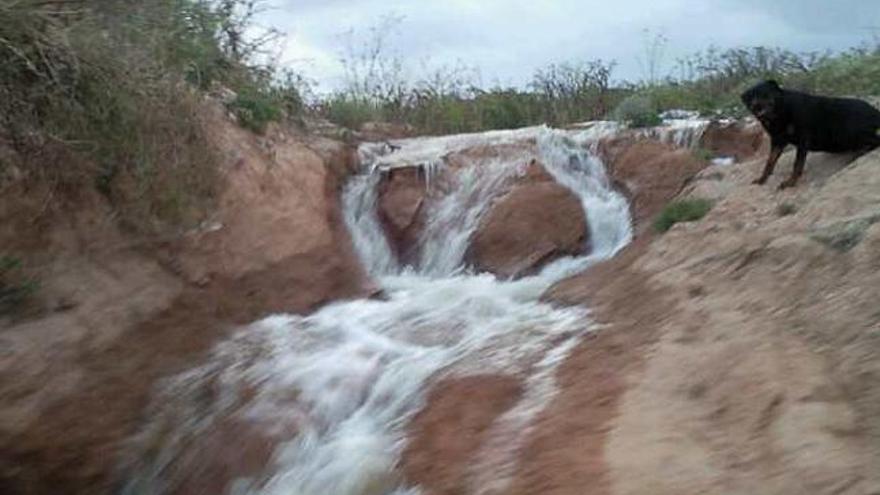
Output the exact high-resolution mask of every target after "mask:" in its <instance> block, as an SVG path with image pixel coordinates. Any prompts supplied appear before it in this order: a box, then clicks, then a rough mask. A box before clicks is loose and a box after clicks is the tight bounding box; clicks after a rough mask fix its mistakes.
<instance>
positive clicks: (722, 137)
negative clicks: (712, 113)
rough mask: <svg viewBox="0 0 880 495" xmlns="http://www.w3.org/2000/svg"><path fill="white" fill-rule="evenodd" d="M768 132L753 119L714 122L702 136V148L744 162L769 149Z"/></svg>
mask: <svg viewBox="0 0 880 495" xmlns="http://www.w3.org/2000/svg"><path fill="white" fill-rule="evenodd" d="M769 146H770V141H769V138H768V137H767V134H766V133H765V132H764V130H763V129H762V128H761V126H760V125H758V124H757V123H756V122H753V121H739V120H737V121H734V122H712V123H711V124H709V126H708V127H706V131H705V132H703V136H702V138H700V148H702V149H705V150H707V151H709V152H710V153H711V154H712V156H714V157H730V158H733V159H734V160H736V161H737V162H742V161H745V160H748V159H750V158H753V157H755V156H756V155H759V154H762V153H765V152H766V151H768V150H769Z"/></svg>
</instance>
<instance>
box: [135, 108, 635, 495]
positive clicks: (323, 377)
mask: <svg viewBox="0 0 880 495" xmlns="http://www.w3.org/2000/svg"><path fill="white" fill-rule="evenodd" d="M609 132H614V131H613V130H612V129H611V126H610V125H608V124H601V125H591V126H585V127H584V128H581V129H575V130H569V131H561V130H553V129H549V128H546V127H534V128H528V129H521V130H517V131H494V132H489V133H482V134H470V135H459V136H448V137H439V138H419V139H410V140H402V141H396V142H395V143H394V148H392V147H390V146H388V145H387V144H382V143H377V144H367V145H364V146H363V147H362V149H361V161H362V171H361V173H360V174H359V175H357V176H355V177H353V178H352V179H351V180H350V182H349V184H348V185H347V187H346V189H345V191H344V194H343V198H342V202H343V208H344V216H345V221H346V224H347V226H348V228H349V229H350V231H351V234H352V237H353V240H354V243H355V247H356V250H357V253H358V255H359V257H360V259H361V261H362V263H363V265H364V266H365V267H366V268H367V270H368V272H369V273H370V274H371V275H372V276H373V277H374V278H375V280H376V281H377V282H378V283H379V284H380V285H381V287H382V288H383V290H384V293H385V296H386V297H385V298H384V299H383V300H354V301H343V302H337V303H335V304H331V305H329V306H326V307H324V308H323V309H321V310H319V311H317V312H316V313H314V314H311V315H309V316H299V315H292V314H284V315H274V316H271V317H268V318H265V319H263V320H260V321H258V322H255V323H253V324H252V325H250V326H248V327H247V328H244V329H242V331H241V332H238V334H237V336H236V337H234V338H233V339H231V340H229V341H227V342H225V343H223V344H222V345H220V346H219V347H218V348H217V349H216V350H215V352H214V357H213V359H211V360H210V361H209V362H208V363H206V364H205V365H203V366H201V367H200V368H197V369H194V370H191V371H189V372H187V373H185V374H183V375H180V376H178V377H176V378H175V379H174V380H172V381H170V382H169V383H168V384H167V386H166V387H165V388H164V391H163V392H162V393H161V394H160V396H159V398H158V399H157V400H156V401H155V404H154V406H153V411H152V413H151V415H152V417H153V418H154V421H153V422H152V426H151V428H149V429H148V431H146V432H145V433H144V435H143V438H157V437H159V438H161V443H162V445H163V448H161V449H159V451H158V453H154V454H153V455H152V457H151V460H150V463H149V464H150V465H149V468H141V469H140V471H141V474H140V476H138V477H137V478H136V479H135V480H133V481H132V482H131V483H130V484H129V486H128V488H127V492H128V493H156V492H162V491H164V490H167V489H168V485H167V484H165V483H163V480H164V479H165V478H166V477H167V472H166V471H167V468H168V466H170V465H172V464H173V463H174V462H176V457H175V456H176V455H177V452H178V451H179V450H180V449H181V448H182V446H183V445H185V444H186V442H187V439H188V438H192V437H193V436H198V435H199V432H201V431H203V430H204V429H205V428H206V427H207V426H208V425H210V424H211V423H212V422H214V421H215V420H217V418H219V417H222V416H224V415H228V414H229V413H230V411H235V412H234V414H235V415H236V417H237V418H239V419H240V420H242V421H246V422H249V423H250V424H253V425H257V426H258V427H259V428H260V429H262V430H264V431H267V432H269V433H270V434H273V435H277V437H278V438H287V440H286V441H283V442H281V443H280V444H279V445H278V447H277V448H276V449H275V453H274V456H273V457H272V462H271V465H270V466H269V468H268V470H267V472H266V473H264V474H263V476H261V477H259V478H255V479H240V480H237V482H236V483H235V486H234V487H233V489H232V491H233V492H234V493H261V494H279V495H280V494H284V495H292V494H295V495H327V494H335V495H349V494H351V495H355V494H357V495H366V494H376V495H384V494H397V495H402V494H416V493H418V487H407V486H404V485H403V484H402V482H401V480H400V479H399V477H398V474H397V473H396V469H395V466H396V463H397V462H398V460H399V456H400V453H401V449H402V447H403V444H404V443H403V440H404V427H405V425H406V423H407V421H408V419H409V418H410V417H411V416H412V415H413V414H414V413H415V412H417V411H418V409H419V407H420V406H421V405H422V404H423V400H424V394H425V390H426V384H427V383H428V382H429V381H430V380H433V379H436V378H438V377H442V376H464V375H469V374H476V373H505V374H510V375H516V376H519V377H521V378H522V380H523V383H524V386H525V390H524V393H523V397H522V399H521V400H520V403H519V404H517V405H516V406H514V407H513V408H512V409H511V410H510V411H508V412H507V413H505V414H504V415H503V416H502V417H501V418H499V419H498V420H497V421H496V423H495V424H494V425H493V427H492V428H490V432H489V435H488V439H487V441H486V443H485V446H484V447H483V450H482V452H480V453H479V455H478V456H477V461H476V462H475V463H474V465H473V466H472V471H473V472H471V473H470V474H469V478H468V480H469V481H468V482H469V483H470V485H471V488H472V491H473V493H496V492H498V491H499V490H503V488H504V487H505V483H506V482H507V481H508V480H509V478H510V476H511V475H512V473H513V472H514V470H515V468H516V459H517V456H516V451H517V449H516V447H517V446H518V445H519V443H518V442H520V441H521V440H522V439H523V438H524V436H525V435H526V434H527V432H528V429H529V426H530V424H531V421H532V419H533V418H534V416H535V415H536V414H537V413H538V412H540V410H541V408H542V407H543V406H544V405H545V404H546V403H547V402H548V401H549V399H550V398H551V397H552V396H553V394H554V393H555V390H556V387H555V381H554V370H555V368H556V366H557V365H558V364H559V363H560V362H561V361H562V360H563V359H564V358H565V357H566V355H567V353H568V351H569V350H570V349H571V348H572V347H573V345H574V344H575V343H577V342H578V340H579V338H580V337H581V336H582V335H583V334H584V333H585V332H588V331H589V330H590V328H591V324H590V321H589V317H588V316H589V315H588V312H587V310H586V309H583V308H556V307H552V306H550V305H548V304H545V303H542V302H540V301H539V297H540V295H541V294H542V293H543V292H544V290H545V289H546V288H547V287H549V286H550V285H551V284H553V283H554V282H556V281H558V280H559V279H561V278H563V277H565V276H568V275H570V274H573V273H576V272H578V271H580V270H582V269H583V268H585V267H586V266H588V265H589V264H591V263H593V262H595V261H597V260H601V259H605V258H608V257H609V256H612V255H613V254H614V253H615V252H617V250H619V249H620V248H621V247H623V246H624V245H625V244H626V243H627V242H629V240H630V238H631V236H632V232H631V226H630V217H629V208H628V205H627V203H626V200H625V199H624V198H623V197H622V196H621V195H620V194H618V193H616V192H615V191H613V190H612V188H611V187H610V185H609V180H608V178H607V177H606V175H605V170H604V165H603V164H602V163H601V161H600V160H599V159H598V158H597V157H596V156H594V155H593V154H592V153H591V152H590V149H592V144H594V143H595V141H596V139H597V138H598V137H603V136H605V135H607V134H608V133H609ZM517 143H526V144H525V145H523V146H521V147H520V148H514V151H512V152H509V153H507V154H502V155H501V156H491V157H488V158H485V159H479V158H474V159H473V163H470V164H468V166H466V167H463V168H461V169H460V170H458V171H457V172H455V173H449V174H447V175H448V176H449V177H451V179H447V184H446V185H445V187H444V190H443V191H439V190H438V191H434V192H435V194H432V195H431V199H430V201H429V203H428V208H427V211H426V214H427V218H426V222H425V228H424V232H423V234H422V237H421V238H420V239H419V248H420V253H421V255H420V258H419V259H418V260H417V261H416V262H415V263H414V266H401V265H400V264H399V263H398V261H397V259H396V258H395V256H394V254H393V252H392V250H391V249H390V247H389V245H388V242H387V240H386V238H385V235H384V233H383V231H382V228H381V226H380V223H379V220H378V217H377V213H376V203H377V185H378V182H379V180H380V176H381V173H382V171H383V170H387V169H389V168H394V167H403V166H417V167H420V168H422V169H423V172H424V173H425V174H426V176H428V177H429V178H430V177H435V176H437V175H439V174H442V173H443V172H444V171H445V167H447V165H448V164H447V163H446V157H447V156H449V154H450V153H453V152H456V151H460V150H464V149H467V148H470V147H473V146H502V145H509V144H517ZM533 158H535V159H537V160H538V161H539V162H540V163H542V164H543V165H544V166H545V168H546V169H547V171H548V172H549V173H550V174H551V175H552V176H553V177H554V178H555V179H556V181H557V182H559V183H560V184H562V185H563V186H565V187H567V188H569V189H570V190H571V191H573V192H574V193H575V194H576V195H577V196H578V197H579V198H580V200H581V202H582V204H583V207H584V211H585V212H586V217H587V221H588V226H589V230H590V238H591V246H592V251H591V254H589V255H588V256H582V257H571V258H566V259H561V260H557V261H555V262H554V263H552V264H550V265H548V266H546V267H545V268H543V269H542V270H541V272H540V273H538V274H537V275H535V276H531V277H527V278H523V279H519V280H515V281H505V280H499V279H497V278H495V277H494V276H492V275H489V274H475V273H471V272H470V271H468V270H467V267H465V266H464V263H463V258H464V253H465V251H466V249H467V246H468V242H469V239H470V237H471V235H472V234H473V232H474V230H475V229H476V228H477V225H478V223H479V221H480V218H481V217H482V215H483V214H484V213H485V211H486V210H487V208H488V207H489V205H490V204H491V202H492V200H493V199H494V198H496V197H498V195H499V194H501V193H502V192H503V190H504V187H503V185H504V184H505V182H506V181H508V180H509V179H510V178H511V177H513V176H516V175H517V174H521V173H523V171H524V167H525V165H526V164H527V163H529V161H530V160H531V159H533ZM428 187H429V188H431V187H433V186H432V185H431V182H430V180H429V184H428ZM207 382H210V384H211V390H212V393H211V394H210V396H209V397H208V398H205V397H204V396H205V394H204V393H203V392H200V391H202V390H203V389H204V388H205V383H207ZM463 400H467V399H466V398H463ZM290 431H295V432H296V434H291V435H285V432H290ZM450 434H451V435H454V434H455V432H450ZM290 437H292V438H290Z"/></svg>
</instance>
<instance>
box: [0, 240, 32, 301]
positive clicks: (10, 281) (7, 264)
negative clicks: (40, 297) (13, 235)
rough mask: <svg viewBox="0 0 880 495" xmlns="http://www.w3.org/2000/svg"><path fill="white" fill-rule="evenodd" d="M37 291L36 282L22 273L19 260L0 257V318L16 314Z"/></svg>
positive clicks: (4, 256) (7, 256) (10, 257)
mask: <svg viewBox="0 0 880 495" xmlns="http://www.w3.org/2000/svg"><path fill="white" fill-rule="evenodd" d="M36 290H37V282H36V281H35V280H33V279H30V278H27V277H25V276H24V274H23V273H22V267H21V260H19V259H18V258H15V257H12V256H9V255H5V254H3V255H0V316H7V315H14V314H16V313H18V312H19V311H20V310H21V309H22V308H23V307H24V306H25V304H27V302H28V301H29V300H30V298H31V297H32V296H33V294H34V292H36Z"/></svg>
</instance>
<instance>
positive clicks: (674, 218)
mask: <svg viewBox="0 0 880 495" xmlns="http://www.w3.org/2000/svg"><path fill="white" fill-rule="evenodd" d="M711 209H712V202H711V201H709V200H707V199H701V198H695V199H682V200H679V201H673V202H672V203H669V204H668V205H666V207H664V208H663V211H661V212H660V215H658V216H657V219H656V220H654V229H655V230H656V231H657V232H666V231H667V230H669V229H670V228H671V227H672V226H673V225H675V224H677V223H679V222H693V221H696V220H699V219H701V218H703V217H704V216H705V215H706V213H709V210H711Z"/></svg>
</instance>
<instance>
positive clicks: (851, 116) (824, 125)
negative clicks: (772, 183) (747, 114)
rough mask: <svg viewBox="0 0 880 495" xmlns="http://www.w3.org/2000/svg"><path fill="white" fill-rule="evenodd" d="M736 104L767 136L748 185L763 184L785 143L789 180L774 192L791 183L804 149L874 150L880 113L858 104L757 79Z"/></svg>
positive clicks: (795, 178) (878, 139)
mask: <svg viewBox="0 0 880 495" xmlns="http://www.w3.org/2000/svg"><path fill="white" fill-rule="evenodd" d="M742 101H743V103H744V104H745V106H746V107H748V109H749V110H750V111H751V112H752V113H753V114H754V115H755V117H757V118H758V120H759V121H760V122H761V125H762V126H764V129H765V130H766V131H767V134H769V135H770V156H769V157H768V158H767V165H766V166H765V167H764V173H763V174H761V177H759V178H758V179H757V180H755V182H754V184H763V183H764V182H766V181H767V178H768V177H770V175H771V174H772V173H773V168H774V167H775V166H776V162H777V160H779V156H780V155H781V154H782V151H783V150H784V149H785V147H786V146H787V145H789V144H793V145H795V146H797V156H796V157H795V161H794V170H793V171H792V174H791V177H789V178H788V179H786V180H785V181H784V182H783V183H782V184H781V185H780V186H779V188H780V189H785V188H787V187H792V186H794V185H795V184H796V183H797V181H798V179H799V178H800V176H801V174H802V173H803V172H804V162H805V160H806V159H807V152H808V151H828V152H832V153H841V152H845V151H869V150H871V149H873V148H875V147H877V146H880V134H878V131H880V111H878V110H877V109H875V108H874V107H872V106H871V105H869V104H868V103H866V102H864V101H861V100H854V99H852V98H829V97H826V96H813V95H809V94H806V93H800V92H797V91H789V90H786V89H782V88H781V87H779V84H777V83H776V81H763V82H761V83H758V84H757V85H756V86H754V87H752V88H750V89H748V90H747V91H746V92H744V93H743V94H742Z"/></svg>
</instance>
